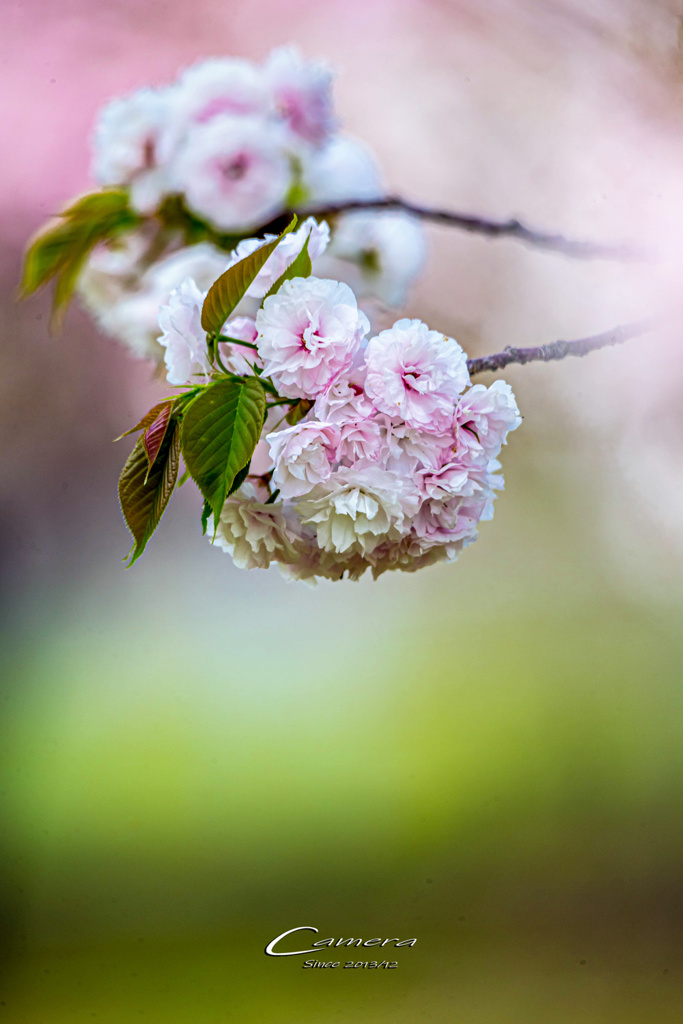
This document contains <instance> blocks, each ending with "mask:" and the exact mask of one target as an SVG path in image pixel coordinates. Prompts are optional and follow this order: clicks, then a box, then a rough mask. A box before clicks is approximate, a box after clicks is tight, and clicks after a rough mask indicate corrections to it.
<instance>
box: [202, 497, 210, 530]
mask: <svg viewBox="0 0 683 1024" xmlns="http://www.w3.org/2000/svg"><path fill="white" fill-rule="evenodd" d="M210 516H211V506H210V505H209V503H208V501H207V500H206V498H205V499H204V507H203V509H202V537H204V536H206V530H207V527H208V525H209V518H210Z"/></svg>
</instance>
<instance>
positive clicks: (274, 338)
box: [159, 220, 521, 580]
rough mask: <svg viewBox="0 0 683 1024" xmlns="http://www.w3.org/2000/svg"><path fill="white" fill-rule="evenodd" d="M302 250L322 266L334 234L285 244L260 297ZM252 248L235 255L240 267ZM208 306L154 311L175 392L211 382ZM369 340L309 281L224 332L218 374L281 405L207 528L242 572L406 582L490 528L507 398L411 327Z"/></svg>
mask: <svg viewBox="0 0 683 1024" xmlns="http://www.w3.org/2000/svg"><path fill="white" fill-rule="evenodd" d="M306 238H308V244H309V247H310V249H311V251H316V252H321V253H322V252H323V251H324V247H325V245H326V244H327V239H328V231H327V225H325V224H324V223H323V224H317V223H316V222H315V221H313V220H311V221H308V222H305V223H304V224H303V225H302V226H301V227H300V228H299V230H298V231H296V232H293V233H292V234H290V235H289V236H287V237H286V238H285V239H283V241H282V242H281V243H280V245H279V246H278V247H277V248H276V249H275V251H274V253H273V255H272V256H271V257H270V259H269V260H268V262H267V263H266V264H265V266H264V268H263V270H262V271H261V273H260V274H259V276H258V277H257V278H256V280H255V281H254V282H253V284H252V292H253V293H254V294H255V295H257V296H264V295H266V292H267V291H268V289H269V288H270V286H271V284H272V282H273V281H274V280H276V279H277V277H278V276H279V273H281V272H282V268H283V267H285V266H286V265H287V264H289V263H291V260H292V256H293V255H294V254H295V253H296V252H297V251H298V250H299V249H300V248H301V246H302V245H303V243H304V240H305V239H306ZM261 244H263V239H260V240H256V239H253V240H249V241H247V242H243V243H242V244H241V252H237V253H235V256H234V258H235V259H237V258H239V257H240V256H241V255H242V256H243V255H244V254H245V253H248V252H250V251H253V249H254V248H256V247H257V246H259V245H261ZM203 301H204V293H203V292H202V291H201V290H200V289H199V287H198V286H197V284H196V283H195V282H194V281H192V280H188V281H185V282H184V283H183V284H182V285H181V286H180V287H179V288H178V289H176V290H175V291H174V292H173V294H172V295H171V298H170V301H169V303H168V304H167V305H166V306H165V307H164V308H163V309H162V310H161V313H160V316H159V324H160V326H161V328H162V331H163V333H162V336H161V338H160V343H161V345H162V346H163V347H164V349H165V359H166V366H167V375H168V380H169V382H171V383H173V384H184V383H186V382H188V381H190V380H191V378H192V377H193V376H195V375H204V377H205V379H208V376H209V374H210V372H211V367H210V364H209V362H208V360H207V357H206V339H205V335H204V332H203V331H202V328H201V309H202V304H203ZM370 333H371V327H370V322H369V320H368V318H367V316H366V315H365V313H364V312H363V311H362V310H360V309H359V307H358V302H357V299H356V296H355V295H354V293H353V291H352V290H351V288H350V287H349V286H348V285H347V284H345V283H343V282H339V281H335V280H331V279H326V278H319V277H315V276H311V277H295V278H293V279H291V280H286V281H285V282H284V284H282V285H281V287H280V288H279V289H278V290H277V292H275V294H271V295H267V296H266V297H265V298H264V300H263V302H262V305H261V307H260V309H259V310H258V312H257V313H256V316H255V317H254V318H250V317H244V316H239V317H232V318H231V319H230V320H228V322H227V323H226V324H225V326H224V327H223V330H222V336H224V337H228V338H230V339H232V340H231V341H229V342H224V343H222V344H221V346H220V348H221V360H222V364H223V366H224V367H225V369H226V370H227V371H228V372H232V373H235V374H248V373H254V372H255V373H257V374H258V375H259V377H260V379H261V380H262V381H265V382H267V384H268V386H269V387H270V388H271V389H272V396H276V397H274V398H273V400H271V401H270V403H269V410H268V413H267V417H266V422H265V425H264V429H263V434H262V438H261V440H260V442H259V444H258V446H257V448H256V451H255V452H254V456H253V458H252V461H251V466H250V468H249V475H248V477H247V478H246V480H245V482H244V483H243V484H242V486H241V487H240V488H239V489H238V490H237V491H235V493H234V494H233V495H231V496H230V497H229V498H228V500H227V501H226V503H225V505H224V506H223V510H222V513H221V516H220V521H219V522H218V523H216V524H214V526H215V542H216V543H218V544H220V546H221V547H222V548H223V549H224V550H225V551H228V552H229V553H230V554H231V555H232V558H233V560H234V562H235V564H236V565H238V566H239V567H241V568H245V569H252V568H267V567H268V566H269V565H270V564H271V563H277V564H278V565H279V567H280V568H281V570H282V571H283V572H284V573H285V574H286V575H288V576H290V577H293V578H296V579H313V578H315V577H326V578H328V579H333V580H338V579H341V578H342V577H346V578H352V579H357V578H359V577H360V576H361V575H362V574H363V573H364V572H365V571H366V570H368V569H369V570H371V572H372V574H373V576H374V577H377V576H379V575H381V574H382V573H384V572H386V571H387V570H389V569H401V570H406V571H414V570H416V569H420V568H422V567H423V566H427V565H431V564H433V563H435V562H438V561H442V560H448V561H452V560H454V559H455V558H456V557H457V555H458V554H459V552H460V551H461V550H462V548H463V547H465V546H466V545H468V544H470V543H472V542H473V541H474V540H476V538H477V527H478V523H479V522H480V521H481V520H485V519H490V518H491V517H492V514H493V500H494V497H495V491H496V490H498V489H500V488H501V487H502V485H503V481H502V477H501V476H500V475H499V473H498V470H499V469H500V463H499V461H498V455H499V454H500V450H501V447H502V445H503V444H504V443H505V441H506V438H507V434H508V433H509V432H510V431H511V430H514V429H516V427H518V426H519V424H520V422H521V418H520V415H519V410H518V408H517V404H516V402H515V398H514V396H513V394H512V391H511V389H510V387H509V385H508V384H506V383H505V382H503V381H500V380H498V381H496V382H495V383H494V384H492V385H491V386H490V387H484V386H483V385H474V386H470V379H469V373H468V369H467V357H466V355H465V353H464V352H463V350H462V348H461V347H460V345H459V344H458V343H457V342H456V341H454V340H453V339H452V338H448V337H445V336H444V335H443V334H441V333H439V332H438V331H433V330H430V329H429V327H427V325H426V324H424V323H422V322H421V321H419V320H409V319H402V320H398V321H397V322H396V323H395V324H394V325H393V327H391V328H389V329H387V330H383V331H381V332H380V333H379V334H376V335H375V336H374V337H371V336H370ZM296 410H299V411H300V412H301V413H303V415H302V416H301V418H299V419H298V420H297V419H296V417H295V416H293V415H292V414H293V413H294V412H295V411H296ZM286 417H287V418H286ZM288 420H289V422H288ZM293 420H294V422H292V421H293ZM212 532H213V531H212Z"/></svg>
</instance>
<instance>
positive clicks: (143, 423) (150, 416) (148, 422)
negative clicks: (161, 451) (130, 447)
mask: <svg viewBox="0 0 683 1024" xmlns="http://www.w3.org/2000/svg"><path fill="white" fill-rule="evenodd" d="M165 406H168V407H169V416H170V410H171V409H172V408H173V399H172V398H171V399H167V400H166V401H165V402H159V404H158V405H155V406H153V408H151V409H150V410H149V412H146V413H145V415H144V416H143V417H142V419H141V420H140V422H139V423H136V424H135V426H134V427H131V428H130V430H127V431H126V432H125V433H124V434H121V437H115V438H114V440H115V441H120V440H121V439H122V438H124V437H128V435H129V434H134V433H135V431H136V430H146V429H147V427H151V426H152V424H153V423H154V421H155V420H156V419H158V417H159V415H160V414H161V412H162V410H163V409H164V408H165ZM161 440H162V441H163V437H162V438H161ZM159 443H160V444H161V442H159Z"/></svg>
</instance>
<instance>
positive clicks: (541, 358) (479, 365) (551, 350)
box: [467, 320, 655, 377]
mask: <svg viewBox="0 0 683 1024" xmlns="http://www.w3.org/2000/svg"><path fill="white" fill-rule="evenodd" d="M654 327H655V321H654V320H638V321H635V322H634V323H632V324H624V325H622V326H620V327H614V328H613V329H612V330H611V331H605V332H604V334H594V335H593V336H592V337H590V338H579V339H577V340H576V341H553V342H551V343H550V344H549V345H539V346H538V347H536V348H513V347H512V346H510V347H508V348H506V349H504V350H503V351H502V352H496V353H495V354H494V355H490V356H482V357H481V358H480V359H468V360H467V368H468V370H469V371H470V376H471V377H473V376H475V374H477V373H484V372H485V371H487V370H490V371H496V370H502V369H503V367H505V366H509V364H510V363H522V364H524V363H535V362H543V363H550V362H553V361H554V360H556V359H565V358H566V357H567V356H585V355H588V353H589V352H596V351H597V350H598V349H601V348H607V347H608V346H609V345H622V344H623V343H624V342H625V341H629V339H630V338H637V337H639V336H640V335H641V334H647V333H649V331H651V330H653V329H654Z"/></svg>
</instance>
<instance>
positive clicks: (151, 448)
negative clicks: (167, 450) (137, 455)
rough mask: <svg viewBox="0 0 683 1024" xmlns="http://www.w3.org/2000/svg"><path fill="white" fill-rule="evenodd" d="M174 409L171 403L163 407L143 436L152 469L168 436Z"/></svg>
mask: <svg viewBox="0 0 683 1024" xmlns="http://www.w3.org/2000/svg"><path fill="white" fill-rule="evenodd" d="M172 408H173V403H172V402H169V403H168V404H167V405H163V406H162V407H161V412H160V413H159V415H158V416H157V418H156V419H155V420H154V422H153V423H152V425H151V426H150V427H148V428H147V430H146V431H145V433H144V434H143V437H142V444H143V447H144V449H145V451H146V452H147V458H148V459H149V468H150V469H151V468H152V466H153V465H154V460H155V459H156V457H157V455H158V454H159V449H160V448H161V445H162V443H163V440H164V437H165V436H166V428H167V427H168V423H169V420H170V419H171V410H172Z"/></svg>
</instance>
